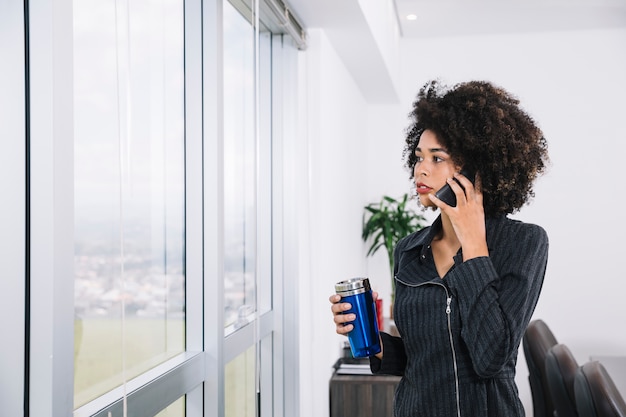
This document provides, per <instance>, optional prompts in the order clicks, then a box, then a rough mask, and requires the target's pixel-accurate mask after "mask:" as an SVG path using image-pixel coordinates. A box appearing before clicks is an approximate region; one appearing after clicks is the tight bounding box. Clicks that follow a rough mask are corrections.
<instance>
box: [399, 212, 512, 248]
mask: <svg viewBox="0 0 626 417" xmlns="http://www.w3.org/2000/svg"><path fill="white" fill-rule="evenodd" d="M505 221H506V216H504V215H499V216H495V217H487V218H486V219H485V229H486V232H487V247H488V249H489V252H491V249H492V239H493V238H494V237H495V236H494V235H495V234H496V233H495V232H496V231H497V230H498V229H500V228H501V227H502V224H503V222H505ZM441 227H442V222H441V214H440V215H439V216H438V217H437V218H436V219H435V221H434V222H433V223H432V224H431V225H430V227H427V228H426V230H425V231H424V232H422V233H419V232H417V233H413V234H412V235H409V236H407V237H406V239H407V241H406V243H405V244H404V247H403V248H402V251H403V252H407V251H410V250H413V249H415V248H417V247H420V246H421V247H426V246H428V245H430V244H431V242H432V241H433V239H434V238H435V236H437V233H439V231H440V230H441ZM422 250H423V249H422Z"/></svg>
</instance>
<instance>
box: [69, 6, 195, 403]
mask: <svg viewBox="0 0 626 417" xmlns="http://www.w3.org/2000/svg"><path fill="white" fill-rule="evenodd" d="M116 3H117V4H116ZM73 7H74V10H73V13H74V61H75V64H74V100H75V103H74V109H75V115H74V120H75V126H74V130H75V161H74V166H75V173H74V177H75V184H74V193H75V194H74V197H75V242H74V245H75V246H74V248H75V249H74V250H75V358H74V362H75V364H74V365H75V387H74V388H75V396H74V400H75V401H74V405H75V407H78V406H80V405H83V404H85V403H86V402H88V401H90V400H92V399H94V398H96V397H98V396H100V395H102V394H103V393H105V392H107V391H109V390H111V389H112V388H115V387H117V386H120V385H121V384H123V383H124V381H127V380H129V379H131V378H133V377H135V376H137V375H139V374H141V373H142V372H145V371H146V370H148V369H150V368H152V367H154V366H155V365H157V364H159V363H162V362H163V361H165V360H167V359H168V358H171V357H172V356H174V355H176V354H178V353H181V352H183V351H184V350H185V344H184V343H185V334H184V331H185V316H184V311H185V275H184V255H185V247H184V198H185V192H184V185H185V184H184V66H183V52H184V51H183V47H184V43H183V29H184V28H183V0H163V1H159V2H150V1H147V0H146V1H142V0H139V1H132V2H128V3H124V2H123V1H121V2H120V1H117V2H116V1H112V0H80V1H75V2H74V4H73Z"/></svg>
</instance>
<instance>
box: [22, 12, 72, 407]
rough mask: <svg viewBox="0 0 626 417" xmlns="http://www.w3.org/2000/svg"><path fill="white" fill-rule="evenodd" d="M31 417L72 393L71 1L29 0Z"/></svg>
mask: <svg viewBox="0 0 626 417" xmlns="http://www.w3.org/2000/svg"><path fill="white" fill-rule="evenodd" d="M29 16H30V35H29V36H30V80H29V81H30V95H31V96H30V131H31V135H30V137H31V142H30V144H31V145H30V166H31V172H30V187H31V188H30V201H31V236H30V242H31V245H30V253H31V263H30V268H31V298H30V306H31V309H30V319H31V322H30V341H31V344H30V390H29V391H30V404H29V407H30V415H31V416H37V417H45V416H69V415H71V414H72V410H73V393H74V383H73V382H74V380H73V370H74V267H73V266H74V265H73V264H74V231H73V230H74V219H73V215H74V214H73V213H74V206H73V205H74V200H73V189H74V182H73V181H74V178H73V165H74V161H73V148H74V143H73V142H74V135H73V93H72V92H73V70H72V63H73V50H72V48H73V41H72V27H73V24H72V2H71V1H69V0H67V1H54V0H38V1H36V2H35V1H33V2H30V13H29Z"/></svg>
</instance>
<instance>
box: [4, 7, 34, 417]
mask: <svg viewBox="0 0 626 417" xmlns="http://www.w3.org/2000/svg"><path fill="white" fill-rule="evenodd" d="M25 23H26V22H25V16H24V4H23V3H22V2H0V36H1V37H2V39H3V41H2V42H0V57H2V59H1V60H0V74H2V77H0V91H2V92H3V94H2V96H0V109H2V110H1V111H0V136H1V137H3V138H6V139H5V140H3V141H2V145H1V146H2V152H0V183H1V186H0V189H2V190H3V195H2V198H3V204H2V205H1V206H0V230H2V240H1V241H0V253H2V263H3V268H2V269H3V277H4V278H3V279H2V280H0V316H1V317H3V323H2V335H3V336H2V337H3V340H5V341H6V342H5V343H2V344H1V345H0V369H2V373H0V386H1V387H2V389H1V390H0V415H2V416H18V415H21V414H22V413H23V411H24V400H25V396H24V394H25V383H26V379H25V377H24V369H25V357H26V355H25V348H26V347H25V325H26V317H25V315H26V314H25V313H26V311H25V309H26V303H25V296H26V295H25V294H26V279H27V278H28V277H27V276H26V273H27V270H26V265H25V262H26V242H27V241H26V224H27V223H26V181H27V176H26V157H27V154H26V140H27V137H26V134H27V132H26V85H25V71H26V68H25ZM9 39H10V41H9V42H4V40H9Z"/></svg>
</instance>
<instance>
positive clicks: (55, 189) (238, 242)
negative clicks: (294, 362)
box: [0, 0, 296, 417]
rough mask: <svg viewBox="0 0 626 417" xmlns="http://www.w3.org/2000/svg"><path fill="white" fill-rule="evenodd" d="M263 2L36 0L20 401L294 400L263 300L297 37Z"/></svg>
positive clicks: (191, 406) (224, 406) (138, 408)
mask: <svg viewBox="0 0 626 417" xmlns="http://www.w3.org/2000/svg"><path fill="white" fill-rule="evenodd" d="M263 4H265V3H264V2H262V3H261V4H258V2H257V4H247V3H245V2H239V1H233V3H232V4H231V3H228V2H222V1H218V0H209V1H205V2H200V0H166V1H160V2H155V1H149V0H137V1H135V0H133V1H130V0H108V1H104V2H98V1H93V0H87V2H84V1H75V2H55V1H52V0H42V1H41V2H37V3H35V4H33V3H31V4H30V7H31V10H30V11H29V13H28V16H30V17H31V20H30V31H29V33H30V44H29V47H30V58H31V62H30V67H29V68H30V72H29V71H27V70H24V71H23V72H25V73H28V74H29V75H30V78H29V80H28V81H29V82H28V87H29V88H30V98H31V106H30V112H29V113H28V114H26V115H25V116H27V117H26V119H28V121H29V123H30V124H29V126H30V128H31V130H32V132H31V134H32V141H31V148H32V150H33V151H32V152H31V154H30V155H29V159H28V160H29V161H30V171H29V173H30V177H31V180H32V187H31V190H30V196H31V208H32V210H31V212H30V217H29V220H30V222H31V232H30V235H29V236H28V237H29V239H30V244H31V245H30V248H29V249H30V259H31V262H30V264H29V265H30V267H31V268H32V271H31V277H32V282H31V285H30V288H31V289H32V292H31V294H30V299H29V302H30V309H29V310H28V309H27V306H23V305H21V304H20V303H19V302H16V303H12V304H9V305H10V306H11V308H13V309H17V310H24V311H26V310H28V315H24V317H25V318H27V319H28V320H25V321H26V323H27V324H28V325H29V326H30V333H29V334H28V336H30V349H28V346H26V347H24V346H18V350H20V348H21V351H22V352H23V351H24V350H25V349H27V350H28V352H29V357H28V358H27V359H28V361H27V363H26V364H23V363H19V365H18V367H19V368H20V369H23V367H25V366H26V365H28V366H29V367H30V373H29V374H28V375H27V376H28V378H25V381H23V382H24V384H25V386H27V392H26V393H25V395H27V396H28V400H29V401H28V404H29V406H30V415H50V414H52V415H73V416H74V417H87V416H97V417H100V416H101V417H108V416H109V415H111V416H117V415H134V416H143V417H152V416H157V415H158V416H162V417H179V416H180V417H182V416H185V417H200V416H202V417H223V416H224V415H229V416H230V415H232V416H235V415H236V416H239V415H255V416H256V415H258V413H260V415H262V416H284V415H294V414H293V413H291V412H290V411H291V408H288V407H287V406H286V405H285V403H286V402H287V401H291V398H286V397H285V395H284V392H286V391H288V390H291V391H289V392H291V393H293V392H294V391H295V389H294V385H293V384H289V382H285V381H292V380H293V378H292V379H288V378H287V377H285V376H284V372H283V363H284V358H285V357H286V356H288V355H295V353H292V352H296V350H295V349H288V348H286V346H287V342H286V336H285V333H286V332H284V331H283V325H284V324H283V320H282V317H281V315H282V314H283V313H282V311H283V310H282V309H283V307H284V306H283V303H276V304H275V303H273V300H278V299H281V300H282V299H285V298H286V297H285V295H284V293H283V291H284V289H285V288H288V287H289V285H282V274H283V270H282V268H283V266H282V264H283V262H282V252H283V251H282V245H283V241H282V236H281V235H282V227H284V226H282V222H283V220H282V219H281V212H282V211H283V209H282V207H283V205H284V202H283V196H282V194H281V193H282V191H281V184H282V181H283V178H282V177H281V176H280V175H277V173H280V172H281V170H282V168H281V164H282V161H283V156H282V152H283V151H282V147H283V143H284V139H283V138H282V136H281V134H280V133H281V129H277V127H278V126H284V125H285V123H284V120H283V118H285V116H283V114H282V112H283V111H284V109H283V108H282V106H281V102H282V100H283V98H284V97H287V96H288V94H287V93H286V92H285V91H288V90H289V89H288V88H286V87H285V89H284V91H283V92H282V95H281V96H277V95H276V94H275V91H276V89H277V88H279V87H280V85H281V84H282V83H283V81H282V78H278V77H277V76H276V73H277V71H278V72H280V70H281V68H285V69H284V72H283V73H282V77H284V78H285V79H288V80H289V82H290V83H291V84H290V87H292V89H291V90H289V91H294V90H295V89H293V86H294V80H295V79H296V76H295V74H296V71H295V70H296V66H295V64H294V63H295V62H296V59H295V57H296V47H295V46H294V43H293V42H292V41H290V40H289V39H287V38H283V36H282V35H276V34H273V33H272V30H277V29H276V28H275V27H273V26H271V25H269V23H268V22H266V21H265V19H268V18H269V16H270V14H269V13H268V12H267V9H265V12H259V8H260V7H265V8H267V5H265V6H263ZM255 9H256V10H257V11H256V12H254V13H253V12H252V10H255ZM260 15H263V16H264V18H263V19H260ZM1 16H2V17H0V18H1V19H4V18H3V17H4V16H5V14H2V15H1ZM7 16H9V15H7ZM10 16H13V17H15V16H14V14H11V15H10ZM3 22H4V20H3ZM272 27H273V29H272ZM277 27H278V28H280V25H278V26H277ZM25 49H27V48H25ZM18 55H19V54H18ZM52 57H54V59H52ZM2 68H3V70H4V66H3V67H2ZM20 72H22V71H21V70H20ZM288 72H289V74H291V75H290V76H289V77H285V74H287V73H288ZM20 75H21V74H20ZM15 86H16V88H18V89H19V88H20V85H19V83H16V84H15ZM22 87H24V86H22ZM24 90H27V89H26V88H25V87H24ZM15 97H18V95H15ZM0 100H2V103H3V104H5V103H6V98H0ZM11 105H12V106H15V107H14V108H16V109H19V108H20V105H19V103H11ZM24 107H25V106H24ZM24 107H22V108H24ZM20 112H21V111H20V110H18V113H20ZM285 113H286V112H285ZM20 114H21V113H20ZM15 120H16V122H18V123H19V122H20V118H19V117H15ZM25 124H26V123H25V122H24V123H23V125H25ZM6 126H8V125H4V124H3V125H2V127H0V129H2V132H3V133H4V132H5V131H6V130H7V127H6ZM18 130H19V129H18ZM11 150H14V149H13V148H11ZM15 150H16V152H15V155H16V157H15V163H17V164H18V165H20V166H21V165H27V164H26V161H24V159H23V158H22V159H20V155H21V156H22V157H23V156H24V154H23V153H21V154H20V152H23V151H24V150H23V149H22V150H17V149H15ZM11 155H13V154H11ZM9 166H11V167H12V168H11V170H14V169H15V166H14V165H9ZM23 172H26V170H24V171H23ZM20 190H22V191H23V189H17V190H15V191H16V195H17V196H18V197H19V195H20V192H21V191H20ZM18 197H16V198H18ZM22 203H23V201H22ZM16 207H17V209H18V210H23V206H22V205H20V204H17V205H16ZM5 209H6V206H5ZM15 226H16V227H19V228H21V229H20V230H24V229H23V228H22V227H23V226H24V225H23V224H20V223H19V222H16V223H15ZM19 233H22V232H19ZM24 236H26V234H24ZM18 240H19V239H18ZM18 240H16V241H18ZM20 254H23V255H24V256H25V257H26V256H27V255H26V254H24V253H23V252H19V251H18V252H16V256H18V258H19V256H20ZM23 274H24V275H26V272H25V271H24V273H23ZM19 287H20V288H21V289H22V290H25V289H26V284H24V283H22V282H20V285H19ZM3 288H4V287H3ZM10 294H11V296H13V297H18V298H19V297H20V296H22V297H23V296H24V294H25V292H24V293H21V294H20V293H19V291H17V292H16V291H13V290H12V289H11V292H10ZM22 300H23V298H22ZM285 308H286V307H285ZM291 317H294V316H293V315H292V316H291ZM24 325H25V323H24V322H20V321H16V323H15V326H17V327H16V329H17V328H19V329H23V328H24ZM19 332H21V330H19V331H18V333H19ZM289 346H290V347H293V345H289ZM7 352H9V351H8V350H7V348H6V347H5V348H2V353H3V355H4V354H6V353H7ZM285 352H287V353H285ZM9 354H10V355H9V356H11V355H13V356H12V357H16V356H15V352H14V351H11V352H9ZM18 356H19V355H18ZM290 373H292V372H290ZM286 385H290V386H288V387H287V386H286ZM240 396H243V398H245V401H243V402H233V400H232V399H233V398H240ZM292 397H293V396H292ZM21 405H22V404H20V403H18V404H17V406H18V407H21ZM259 406H260V410H259ZM6 409H7V408H6V406H5V405H0V410H1V412H0V414H3V415H4V412H5V410H6ZM242 413H243V414H242ZM7 415H8V414H7Z"/></svg>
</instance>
